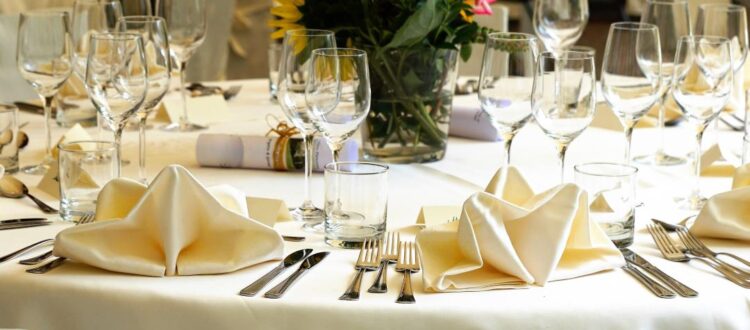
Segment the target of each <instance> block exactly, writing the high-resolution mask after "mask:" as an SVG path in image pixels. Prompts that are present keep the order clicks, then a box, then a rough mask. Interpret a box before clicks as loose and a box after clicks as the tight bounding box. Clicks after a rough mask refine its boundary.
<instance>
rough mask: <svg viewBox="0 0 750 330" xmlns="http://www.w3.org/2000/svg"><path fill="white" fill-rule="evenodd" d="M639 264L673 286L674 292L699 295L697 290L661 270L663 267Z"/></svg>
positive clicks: (685, 295) (692, 295)
mask: <svg viewBox="0 0 750 330" xmlns="http://www.w3.org/2000/svg"><path fill="white" fill-rule="evenodd" d="M638 266H640V267H641V268H643V270H645V271H646V272H648V273H649V274H651V275H653V276H654V277H656V278H657V279H658V280H660V281H662V282H664V284H666V285H667V286H669V287H670V288H672V290H674V292H677V294H679V295H680V296H683V297H697V296H698V292H697V291H695V290H693V289H691V288H690V287H688V286H687V285H685V284H682V283H681V282H680V281H678V280H675V279H674V278H673V277H672V276H669V275H667V274H666V273H664V272H663V271H661V269H659V268H656V267H654V266H653V265H651V264H645V265H638Z"/></svg>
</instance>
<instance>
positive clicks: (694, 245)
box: [676, 227, 750, 276]
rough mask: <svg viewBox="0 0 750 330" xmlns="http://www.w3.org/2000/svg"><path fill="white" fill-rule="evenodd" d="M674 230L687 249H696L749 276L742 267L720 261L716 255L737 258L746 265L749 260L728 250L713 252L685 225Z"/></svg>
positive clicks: (748, 264) (749, 264)
mask: <svg viewBox="0 0 750 330" xmlns="http://www.w3.org/2000/svg"><path fill="white" fill-rule="evenodd" d="M676 231H677V235H679V236H680V240H681V241H682V242H683V243H684V244H685V245H686V246H687V247H688V248H689V249H691V250H693V251H696V252H698V253H701V254H704V255H706V257H708V258H711V259H715V260H716V261H717V262H718V263H722V264H725V265H727V266H728V267H733V268H735V269H737V270H738V271H739V272H741V273H744V274H745V275H749V276H750V273H748V272H746V271H744V270H742V269H739V268H737V267H734V266H732V265H729V264H726V263H725V262H724V261H722V260H721V259H719V258H718V256H720V255H723V256H727V257H730V258H732V259H734V260H737V261H739V262H741V263H743V264H745V265H746V266H750V262H748V261H747V260H745V259H742V258H740V257H738V256H736V255H734V254H732V253H729V252H714V251H713V250H711V249H710V248H708V246H706V245H705V244H703V242H701V241H700V240H699V239H698V238H697V237H695V235H693V233H691V232H690V231H689V230H688V229H687V228H685V227H678V228H677V230H676Z"/></svg>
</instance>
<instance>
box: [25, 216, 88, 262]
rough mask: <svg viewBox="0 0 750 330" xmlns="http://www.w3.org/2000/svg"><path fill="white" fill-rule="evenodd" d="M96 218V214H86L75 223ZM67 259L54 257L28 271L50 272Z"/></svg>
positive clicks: (79, 223)
mask: <svg viewBox="0 0 750 330" xmlns="http://www.w3.org/2000/svg"><path fill="white" fill-rule="evenodd" d="M95 218H96V216H95V215H94V214H86V215H84V216H82V217H81V218H80V219H78V222H76V224H75V225H76V226H78V225H83V224H87V223H90V222H93V221H94V219H95ZM52 241H53V242H54V240H52ZM50 252H51V251H50ZM46 254H47V253H44V254H42V255H40V256H38V257H36V258H32V259H38V258H41V257H42V256H44V255H46ZM44 259H47V257H45V258H43V259H41V260H44ZM65 260H66V258H64V257H58V258H55V259H52V261H50V262H48V263H46V264H44V265H41V266H39V267H36V268H31V269H27V270H26V272H27V273H32V274H44V273H46V272H48V271H50V270H53V269H55V268H57V267H59V266H60V265H62V264H63V263H65ZM40 262H41V261H40ZM35 264H36V263H35Z"/></svg>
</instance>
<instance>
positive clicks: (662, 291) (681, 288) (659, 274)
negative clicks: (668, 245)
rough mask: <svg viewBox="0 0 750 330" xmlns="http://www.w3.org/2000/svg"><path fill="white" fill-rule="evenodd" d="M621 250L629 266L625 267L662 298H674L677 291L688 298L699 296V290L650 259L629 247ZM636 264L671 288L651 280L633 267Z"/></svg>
mask: <svg viewBox="0 0 750 330" xmlns="http://www.w3.org/2000/svg"><path fill="white" fill-rule="evenodd" d="M620 252H622V255H623V256H624V257H625V261H626V263H627V266H626V267H624V268H623V269H624V270H625V271H627V272H628V273H629V274H631V275H633V276H634V277H635V278H636V279H638V280H639V281H641V283H643V284H644V285H645V286H646V287H647V288H648V289H649V290H651V292H653V293H654V294H655V295H656V296H658V297H660V298H674V297H675V295H674V293H675V292H676V293H677V294H679V295H680V296H682V297H686V298H692V297H697V296H698V292H697V291H695V290H693V289H691V288H690V287H688V286H686V285H685V284H683V283H682V282H680V281H678V280H676V279H674V278H673V277H671V276H669V275H667V274H666V273H664V272H663V271H662V270H661V269H659V268H657V267H656V266H654V265H653V264H651V263H650V262H648V260H646V259H645V258H643V257H641V256H640V255H638V254H637V253H635V252H633V251H632V250H630V249H628V248H624V249H620ZM634 266H635V267H638V268H640V269H641V270H643V271H645V272H646V273H648V274H649V275H651V276H652V277H654V278H656V279H657V280H658V281H660V282H661V283H664V284H666V285H667V286H668V287H669V288H670V289H671V290H670V289H667V288H665V287H664V286H662V285H661V284H659V283H658V282H656V281H653V280H651V279H650V278H648V276H646V275H645V274H642V273H640V271H638V270H637V269H633V268H634Z"/></svg>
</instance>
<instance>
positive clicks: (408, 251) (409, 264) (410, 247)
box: [396, 242, 419, 304]
mask: <svg viewBox="0 0 750 330" xmlns="http://www.w3.org/2000/svg"><path fill="white" fill-rule="evenodd" d="M396 271H397V272H402V273H404V282H403V283H402V284H401V293H399V295H398V299H396V302H397V303H399V304H413V303H415V302H417V301H416V299H414V292H413V291H412V288H411V273H417V272H419V253H418V252H417V249H416V247H415V245H414V242H399V243H398V262H396Z"/></svg>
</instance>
